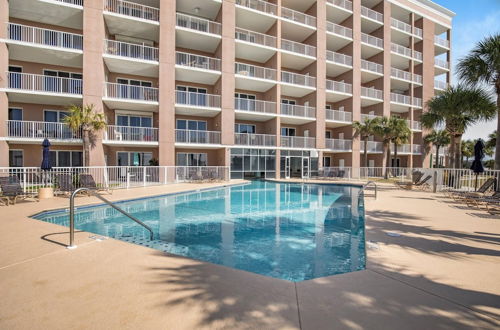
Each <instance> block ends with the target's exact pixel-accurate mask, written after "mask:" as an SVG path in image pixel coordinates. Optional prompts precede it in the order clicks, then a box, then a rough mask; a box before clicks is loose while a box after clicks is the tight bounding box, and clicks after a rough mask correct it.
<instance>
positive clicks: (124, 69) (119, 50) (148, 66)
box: [103, 40, 159, 77]
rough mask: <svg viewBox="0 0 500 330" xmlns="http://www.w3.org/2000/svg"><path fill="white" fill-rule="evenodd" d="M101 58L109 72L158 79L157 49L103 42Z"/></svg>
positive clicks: (119, 42) (124, 43) (116, 42)
mask: <svg viewBox="0 0 500 330" xmlns="http://www.w3.org/2000/svg"><path fill="white" fill-rule="evenodd" d="M103 57H104V62H106V66H107V67H108V69H109V71H111V72H117V73H125V74H133V75H141V76H146V77H158V65H159V62H158V48H155V47H148V46H144V45H138V44H131V43H127V42H121V41H115V40H104V56H103Z"/></svg>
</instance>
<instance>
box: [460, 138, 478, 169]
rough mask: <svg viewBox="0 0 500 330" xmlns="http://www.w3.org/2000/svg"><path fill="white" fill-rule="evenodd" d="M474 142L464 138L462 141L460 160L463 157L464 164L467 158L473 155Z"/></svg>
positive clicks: (467, 162)
mask: <svg viewBox="0 0 500 330" xmlns="http://www.w3.org/2000/svg"><path fill="white" fill-rule="evenodd" d="M475 144H476V141H474V140H465V141H463V142H462V150H461V152H462V158H461V159H462V160H463V157H465V166H467V164H469V158H471V157H472V156H474V145H475Z"/></svg>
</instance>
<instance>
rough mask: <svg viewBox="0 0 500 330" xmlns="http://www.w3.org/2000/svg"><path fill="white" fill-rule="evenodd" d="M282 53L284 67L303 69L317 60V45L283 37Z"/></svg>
mask: <svg viewBox="0 0 500 330" xmlns="http://www.w3.org/2000/svg"><path fill="white" fill-rule="evenodd" d="M281 54H282V55H281V58H282V60H281V63H282V65H283V66H284V67H287V68H292V69H296V70H302V69H303V68H305V67H306V66H308V65H310V64H311V63H313V62H314V61H315V60H316V47H314V46H310V45H306V44H302V43H300V42H295V41H290V40H285V39H282V40H281Z"/></svg>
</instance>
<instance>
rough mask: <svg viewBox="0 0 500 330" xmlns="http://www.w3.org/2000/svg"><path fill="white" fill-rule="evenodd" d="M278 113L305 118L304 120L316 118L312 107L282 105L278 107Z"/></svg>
mask: <svg viewBox="0 0 500 330" xmlns="http://www.w3.org/2000/svg"><path fill="white" fill-rule="evenodd" d="M280 113H281V114H282V115H285V116H295V117H306V118H315V117H316V109H315V108H314V107H308V106H303V105H295V104H283V103H282V104H281V106H280Z"/></svg>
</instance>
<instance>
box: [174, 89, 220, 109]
mask: <svg viewBox="0 0 500 330" xmlns="http://www.w3.org/2000/svg"><path fill="white" fill-rule="evenodd" d="M175 104H178V105H189V106H194V107H202V108H220V107H221V101H220V95H214V94H205V93H195V92H186V91H175Z"/></svg>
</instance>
